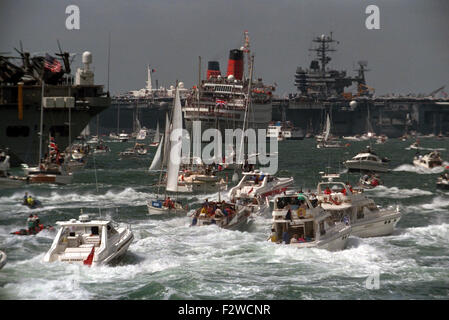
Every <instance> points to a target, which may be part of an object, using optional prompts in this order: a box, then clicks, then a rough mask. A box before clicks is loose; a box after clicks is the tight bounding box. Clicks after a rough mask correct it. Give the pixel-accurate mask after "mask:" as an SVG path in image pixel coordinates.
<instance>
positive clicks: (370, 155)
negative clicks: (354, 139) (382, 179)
mask: <svg viewBox="0 0 449 320" xmlns="http://www.w3.org/2000/svg"><path fill="white" fill-rule="evenodd" d="M344 165H345V166H346V168H348V170H349V171H369V172H388V171H389V168H388V159H385V158H384V159H381V158H379V156H377V154H376V153H375V152H374V151H372V150H371V149H370V148H369V147H368V148H367V150H365V151H362V152H360V153H358V154H357V155H356V156H355V157H353V158H352V159H350V160H346V161H345V162H344Z"/></svg>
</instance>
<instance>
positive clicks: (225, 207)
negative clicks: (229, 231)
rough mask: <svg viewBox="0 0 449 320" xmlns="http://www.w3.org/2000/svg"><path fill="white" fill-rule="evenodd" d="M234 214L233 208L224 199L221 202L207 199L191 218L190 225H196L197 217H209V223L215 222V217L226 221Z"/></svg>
mask: <svg viewBox="0 0 449 320" xmlns="http://www.w3.org/2000/svg"><path fill="white" fill-rule="evenodd" d="M234 214H235V208H233V207H232V205H229V204H227V203H226V202H225V201H224V200H223V201H221V202H209V201H208V199H206V201H205V202H204V203H203V205H202V206H201V208H200V209H198V210H197V211H196V212H195V214H194V216H193V219H192V226H194V225H196V224H197V222H198V219H210V222H211V224H214V223H216V220H215V219H222V218H225V219H226V223H228V222H229V221H230V220H231V218H232V217H233V216H234Z"/></svg>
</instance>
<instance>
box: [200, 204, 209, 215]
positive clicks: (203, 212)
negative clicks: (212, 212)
mask: <svg viewBox="0 0 449 320" xmlns="http://www.w3.org/2000/svg"><path fill="white" fill-rule="evenodd" d="M206 214H207V209H206V206H203V207H202V208H201V211H200V215H201V216H206Z"/></svg>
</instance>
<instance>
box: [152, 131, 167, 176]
mask: <svg viewBox="0 0 449 320" xmlns="http://www.w3.org/2000/svg"><path fill="white" fill-rule="evenodd" d="M163 142H164V136H162V138H161V143H160V144H159V146H158V147H157V150H156V154H155V155H154V158H153V162H151V166H150V170H158V169H160V168H161V160H162V145H163Z"/></svg>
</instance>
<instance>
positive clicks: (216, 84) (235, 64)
mask: <svg viewBox="0 0 449 320" xmlns="http://www.w3.org/2000/svg"><path fill="white" fill-rule="evenodd" d="M245 55H246V56H247V59H248V61H250V50H249V38H248V34H247V33H245V45H244V46H243V47H241V48H240V49H233V50H230V52H229V60H228V68H227V72H226V75H222V74H221V71H220V64H219V62H218V61H209V62H208V69H207V77H206V79H204V80H202V81H200V84H199V85H198V86H195V87H194V88H193V90H192V91H191V94H190V95H188V96H187V99H186V102H185V105H184V107H183V113H184V119H185V123H186V128H187V130H189V131H190V130H191V128H192V123H193V121H201V130H206V129H208V128H219V129H220V130H222V131H223V132H224V130H225V129H236V128H240V129H242V128H243V126H244V121H245V112H246V110H247V108H248V113H247V119H246V124H245V127H246V128H254V129H258V128H260V129H266V128H267V125H268V123H269V122H270V121H271V110H272V92H273V91H274V87H273V86H268V85H265V84H264V83H263V81H262V79H260V78H259V79H257V80H253V79H250V76H249V74H248V75H245V72H244V56H245ZM249 86H250V87H249Z"/></svg>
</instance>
